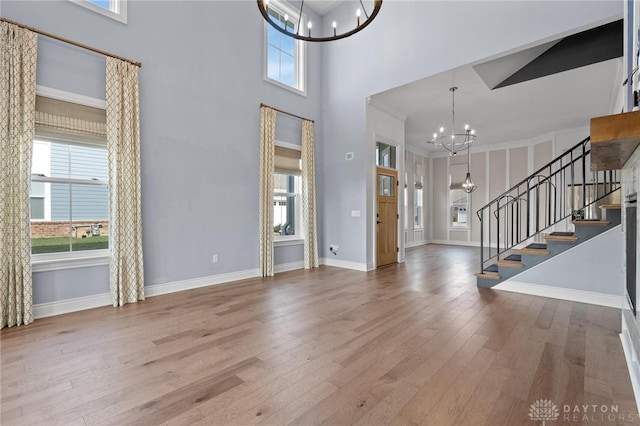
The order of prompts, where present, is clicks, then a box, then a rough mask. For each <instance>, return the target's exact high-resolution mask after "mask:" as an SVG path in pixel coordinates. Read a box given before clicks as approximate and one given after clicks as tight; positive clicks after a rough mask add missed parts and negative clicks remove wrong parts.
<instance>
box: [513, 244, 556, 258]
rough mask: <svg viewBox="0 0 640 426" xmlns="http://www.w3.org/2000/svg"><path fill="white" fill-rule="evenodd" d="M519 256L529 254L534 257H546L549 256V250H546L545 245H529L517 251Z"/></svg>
mask: <svg viewBox="0 0 640 426" xmlns="http://www.w3.org/2000/svg"><path fill="white" fill-rule="evenodd" d="M519 252H520V255H523V254H531V255H535V256H546V255H547V254H549V250H547V245H546V244H543V243H531V244H529V245H528V246H526V247H525V248H523V249H520V250H519Z"/></svg>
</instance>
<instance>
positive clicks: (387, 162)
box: [376, 142, 396, 169]
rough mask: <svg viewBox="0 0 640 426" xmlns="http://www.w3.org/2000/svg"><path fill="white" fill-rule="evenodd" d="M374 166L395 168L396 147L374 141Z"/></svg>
mask: <svg viewBox="0 0 640 426" xmlns="http://www.w3.org/2000/svg"><path fill="white" fill-rule="evenodd" d="M376 166H378V167H386V168H388V169H395V168H396V147H395V146H393V145H387V144H386V143H382V142H378V143H376Z"/></svg>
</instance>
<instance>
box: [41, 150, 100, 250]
mask: <svg viewBox="0 0 640 426" xmlns="http://www.w3.org/2000/svg"><path fill="white" fill-rule="evenodd" d="M36 143H37V144H38V145H43V144H48V145H49V148H50V150H48V151H49V152H47V150H35V149H34V156H33V161H34V163H36V162H40V163H41V162H43V161H49V162H50V164H51V173H50V174H48V175H45V174H41V173H35V174H32V175H31V212H32V217H31V220H32V222H33V221H35V223H34V224H32V231H31V252H32V253H33V254H40V253H59V252H69V251H81V250H96V249H106V248H108V247H109V242H108V224H109V222H108V221H109V207H108V202H109V194H108V191H107V181H108V176H107V173H108V172H107V150H106V148H94V147H83V146H75V145H66V144H63V143H52V142H48V143H47V142H43V141H36ZM47 154H50V155H48V158H43V156H45V155H47ZM32 170H36V168H35V167H34V168H33V169H32ZM36 188H40V191H39V193H36V191H35V189H36ZM45 194H49V196H45ZM45 211H48V212H49V214H48V215H46V216H45Z"/></svg>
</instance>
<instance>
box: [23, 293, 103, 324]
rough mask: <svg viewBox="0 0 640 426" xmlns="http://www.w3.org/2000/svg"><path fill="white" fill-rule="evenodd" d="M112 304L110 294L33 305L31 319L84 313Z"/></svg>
mask: <svg viewBox="0 0 640 426" xmlns="http://www.w3.org/2000/svg"><path fill="white" fill-rule="evenodd" d="M112 304H113V300H112V299H111V294H109V293H102V294H96V295H93V296H87V297H78V298H75V299H66V300H60V301H57V302H49V303H39V304H37V305H33V317H34V318H36V319H38V318H46V317H52V316H54V315H62V314H68V313H71V312H76V311H84V310H85V309H93V308H99V307H101V306H110V305H112Z"/></svg>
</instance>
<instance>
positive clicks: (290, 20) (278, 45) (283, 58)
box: [265, 0, 305, 93]
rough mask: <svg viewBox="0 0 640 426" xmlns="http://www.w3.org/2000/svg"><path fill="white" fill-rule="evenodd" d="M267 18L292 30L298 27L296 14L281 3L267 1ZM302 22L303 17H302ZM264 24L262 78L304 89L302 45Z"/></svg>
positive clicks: (288, 86) (303, 90) (300, 89)
mask: <svg viewBox="0 0 640 426" xmlns="http://www.w3.org/2000/svg"><path fill="white" fill-rule="evenodd" d="M268 13H269V15H270V17H271V19H272V20H273V21H275V22H278V23H279V24H280V27H281V28H283V29H284V28H286V29H287V31H290V32H292V33H294V32H296V31H297V30H298V25H299V22H298V14H297V13H296V12H295V10H293V9H291V8H290V7H289V6H288V5H286V4H285V3H284V2H279V1H277V0H272V1H271V2H270V3H269V12H268ZM302 21H304V16H303V18H302ZM265 25H266V36H265V40H266V55H265V56H266V65H265V69H266V79H267V80H268V81H271V82H275V83H276V84H279V85H284V86H285V87H287V88H292V89H295V90H296V91H298V92H303V93H304V92H305V82H304V75H305V67H304V63H305V62H304V44H303V43H302V42H300V41H299V40H296V39H294V38H293V37H289V36H287V35H285V34H282V33H281V32H279V31H278V30H276V29H275V28H273V27H272V26H271V25H269V24H265Z"/></svg>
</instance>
